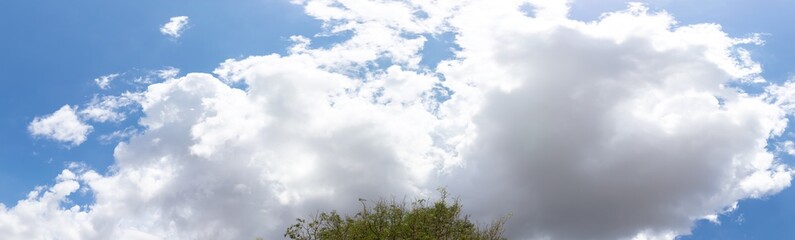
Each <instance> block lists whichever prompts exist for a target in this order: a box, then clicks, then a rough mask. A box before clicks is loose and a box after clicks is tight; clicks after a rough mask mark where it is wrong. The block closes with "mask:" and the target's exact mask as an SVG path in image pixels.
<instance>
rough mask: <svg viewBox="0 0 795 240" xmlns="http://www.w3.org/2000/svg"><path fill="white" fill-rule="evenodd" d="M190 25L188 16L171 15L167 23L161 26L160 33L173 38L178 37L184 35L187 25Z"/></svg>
mask: <svg viewBox="0 0 795 240" xmlns="http://www.w3.org/2000/svg"><path fill="white" fill-rule="evenodd" d="M187 25H188V16H176V17H171V19H169V21H168V22H167V23H166V24H163V26H161V27H160V33H162V34H163V35H166V36H169V37H171V38H172V39H177V38H179V37H180V36H181V35H182V32H183V31H184V30H185V27H186V26H187Z"/></svg>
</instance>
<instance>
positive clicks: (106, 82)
mask: <svg viewBox="0 0 795 240" xmlns="http://www.w3.org/2000/svg"><path fill="white" fill-rule="evenodd" d="M119 76H121V75H120V74H118V73H113V74H108V75H105V76H101V77H98V78H95V79H94V83H96V84H97V86H98V87H99V88H100V89H108V88H110V82H111V81H113V79H116V78H117V77H119Z"/></svg>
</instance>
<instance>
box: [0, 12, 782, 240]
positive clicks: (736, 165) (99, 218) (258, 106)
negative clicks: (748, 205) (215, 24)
mask: <svg viewBox="0 0 795 240" xmlns="http://www.w3.org/2000/svg"><path fill="white" fill-rule="evenodd" d="M295 2H296V3H297V4H302V5H303V6H304V7H305V8H306V11H307V13H308V14H310V15H311V16H314V17H316V18H317V19H319V20H321V21H323V22H324V23H325V27H326V28H327V31H328V33H326V34H334V33H339V32H350V33H352V37H351V38H350V39H348V40H346V41H344V42H341V43H338V44H335V45H333V46H330V47H327V48H310V47H309V42H310V39H309V38H307V37H302V36H294V37H292V39H293V40H294V41H295V45H294V46H293V47H292V48H291V51H290V54H289V55H286V56H280V55H275V54H274V55H267V56H252V57H248V58H245V59H239V60H227V61H225V62H224V63H222V64H221V66H219V67H218V68H217V69H216V70H215V71H214V73H215V75H210V74H204V73H190V74H187V75H185V76H184V77H180V78H173V77H169V78H168V79H167V80H166V81H164V82H161V83H155V84H151V85H149V86H148V88H147V89H146V90H145V91H143V92H140V93H135V96H137V97H135V98H129V100H130V101H134V102H135V104H138V105H140V107H141V111H142V112H143V117H142V118H141V119H139V124H140V125H141V126H142V127H143V129H144V130H142V131H141V132H138V133H137V134H135V135H134V136H132V137H131V138H130V139H129V140H127V141H125V142H122V143H120V144H119V145H118V146H117V147H116V149H115V152H114V157H115V160H116V162H115V166H114V168H113V171H110V172H107V173H97V172H95V171H92V170H88V169H83V168H80V169H75V168H71V169H67V170H65V171H64V173H62V174H61V176H59V177H58V178H57V179H58V181H57V183H56V184H55V185H54V186H52V187H50V188H42V189H39V190H37V191H34V193H32V194H31V195H30V197H28V199H26V200H22V201H20V202H19V203H18V204H17V205H16V206H14V207H11V208H7V207H5V206H2V208H0V237H3V238H42V239H51V238H55V236H58V237H60V238H66V239H245V238H253V237H256V236H262V237H267V238H279V237H281V234H282V233H283V230H284V229H285V227H286V226H288V225H289V224H290V223H291V220H292V219H294V218H295V217H305V216H308V215H310V214H313V213H315V212H316V211H317V210H325V209H338V210H341V211H343V212H344V211H347V210H351V209H355V208H356V207H357V206H356V201H355V200H356V199H358V198H377V197H379V196H387V197H388V196H395V197H403V196H414V195H428V194H430V193H432V192H433V189H435V188H436V187H438V186H448V188H449V189H450V190H451V192H453V193H455V194H457V195H460V196H461V198H462V200H464V201H465V202H464V205H465V206H466V208H467V209H468V210H470V211H471V213H472V214H473V216H474V217H476V218H479V219H490V218H495V217H501V216H504V215H507V214H511V215H512V218H511V219H510V221H509V222H508V232H507V234H508V235H509V236H510V237H512V238H530V239H632V238H635V239H672V238H674V237H675V236H677V235H682V234H687V233H688V232H689V231H690V228H691V225H692V223H693V221H695V220H698V219H704V218H707V219H709V218H714V216H715V214H721V213H723V212H726V211H730V210H732V209H733V208H734V207H736V202H737V201H739V200H741V199H747V198H758V197H763V196H768V195H770V194H774V193H776V192H778V191H781V190H782V189H784V188H786V187H788V186H789V184H790V181H791V178H792V171H791V170H790V168H789V167H788V166H785V165H782V164H781V163H779V162H778V160H777V156H776V155H775V154H777V153H776V152H773V151H768V150H767V149H768V145H770V144H778V145H781V144H784V145H786V143H774V142H771V141H772V140H770V139H772V138H774V137H778V136H781V134H782V133H783V132H784V131H785V127H786V122H787V116H788V113H791V106H789V105H790V104H789V101H788V100H786V99H787V96H789V95H790V94H789V93H790V92H791V91H789V88H788V87H787V86H789V85H782V86H778V85H772V84H771V85H769V87H768V88H767V89H768V90H767V91H766V92H765V93H763V94H760V95H751V94H747V93H744V92H743V91H742V90H741V89H736V88H732V87H728V86H731V83H732V82H744V83H748V84H770V83H763V82H762V81H749V79H755V78H758V74H759V72H760V71H761V68H759V65H758V64H756V63H754V62H753V61H752V60H751V58H750V57H749V56H748V55H747V52H746V51H744V50H742V49H741V44H753V43H755V42H758V39H755V38H750V39H745V38H741V39H738V38H731V37H729V36H727V35H726V34H725V33H723V32H722V31H721V30H720V27H719V26H718V25H714V24H698V25H686V26H677V25H676V24H675V21H674V19H673V17H671V16H670V15H668V14H667V13H664V12H659V13H649V12H648V10H647V9H646V8H645V7H644V6H643V5H638V4H633V5H630V7H629V8H628V9H627V10H625V11H620V12H615V13H609V14H605V15H603V17H602V18H601V19H600V20H598V21H595V22H588V23H586V22H579V21H575V20H570V19H568V18H567V17H566V15H567V9H568V6H567V5H566V3H565V1H561V2H551V1H529V2H528V1H518V0H515V1H509V0H506V1H467V2H461V1H421V0H418V1H410V2H409V1H386V2H383V4H381V3H382V2H378V3H379V4H376V2H361V1H324V0H306V1H295ZM526 4H530V6H532V7H533V8H534V9H535V11H534V12H531V13H528V12H525V11H522V10H521V9H523V8H524V7H523V6H524V5H526ZM528 14H529V15H531V16H528ZM443 32H453V33H454V34H455V35H456V44H457V45H458V47H460V50H458V51H457V52H456V55H455V57H454V59H449V60H446V61H443V62H442V63H440V64H439V66H438V68H436V69H428V68H425V67H422V66H421V65H419V64H418V63H419V60H421V59H422V47H423V46H424V41H425V40H426V38H425V36H424V35H433V34H440V33H443ZM238 82H242V83H245V84H236V83H238ZM753 82H757V83H753ZM239 85H244V86H246V87H245V88H243V89H239V88H234V87H232V86H239ZM444 92H448V93H451V94H450V95H449V96H440V95H442V93H444ZM448 97H449V100H447V98H448ZM94 102H95V104H90V105H96V106H104V105H103V104H100V102H106V101H105V100H102V101H100V100H95V101H94ZM110 102H111V103H109V104H105V105H108V106H113V105H114V104H112V101H110ZM66 107H67V110H69V111H70V112H71V113H72V116H74V111H73V110H72V108H70V107H68V106H66ZM100 108H101V107H100ZM59 111H60V110H59ZM54 115H55V114H54ZM54 115H53V116H54ZM106 115H107V114H105V115H103V114H97V116H106ZM107 116H110V115H107ZM74 119H75V120H77V118H76V117H74ZM96 119H97V120H99V119H102V118H96ZM107 119H111V118H107ZM99 121H101V120H99ZM34 122H35V121H34ZM32 125H33V124H32ZM120 133H121V132H120ZM771 146H777V145H771ZM45 189H46V190H45ZM78 190H80V191H87V192H90V193H92V194H93V196H94V197H95V201H94V202H93V203H92V204H90V206H86V207H74V206H68V205H69V204H68V202H69V201H68V195H69V194H71V193H73V192H76V191H78ZM59 222H64V223H68V224H58V223H59ZM42 226H50V227H52V226H58V227H52V228H51V229H45V228H44V227H42Z"/></svg>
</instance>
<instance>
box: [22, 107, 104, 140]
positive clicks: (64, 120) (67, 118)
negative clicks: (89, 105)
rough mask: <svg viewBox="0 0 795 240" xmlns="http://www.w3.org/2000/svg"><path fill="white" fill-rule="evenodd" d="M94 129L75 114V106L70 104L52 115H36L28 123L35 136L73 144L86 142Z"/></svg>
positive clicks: (31, 132)
mask: <svg viewBox="0 0 795 240" xmlns="http://www.w3.org/2000/svg"><path fill="white" fill-rule="evenodd" d="M92 129H93V128H92V127H91V126H90V125H87V124H85V123H83V122H81V121H80V119H79V118H78V117H77V114H75V108H72V107H71V106H69V105H64V106H63V107H61V108H60V109H58V111H55V112H54V113H52V114H50V115H47V116H44V117H36V118H34V119H33V122H31V123H30V125H28V131H29V132H30V134H31V135H33V136H34V137H45V138H47V139H52V140H55V141H58V142H64V143H70V144H71V145H72V146H77V145H80V144H81V143H83V142H85V141H86V136H87V135H88V134H89V133H90V132H91V130H92Z"/></svg>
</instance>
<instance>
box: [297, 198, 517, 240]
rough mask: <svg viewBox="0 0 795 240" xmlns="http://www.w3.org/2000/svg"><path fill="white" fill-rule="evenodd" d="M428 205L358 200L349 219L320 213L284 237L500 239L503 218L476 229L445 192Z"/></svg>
mask: <svg viewBox="0 0 795 240" xmlns="http://www.w3.org/2000/svg"><path fill="white" fill-rule="evenodd" d="M440 193H441V198H440V199H439V200H437V201H435V202H432V203H430V201H428V200H426V199H420V200H417V201H414V202H412V203H411V205H410V206H408V205H407V204H406V203H405V201H404V202H396V201H395V200H392V201H384V200H380V201H378V202H376V203H375V205H374V206H372V207H371V206H368V205H367V201H366V200H364V199H359V201H360V202H361V203H362V210H361V211H359V212H358V213H356V214H355V215H353V216H344V217H343V216H341V215H339V214H338V213H337V212H336V211H331V212H328V213H326V212H321V213H319V214H317V215H315V216H313V217H312V219H311V220H305V219H300V218H299V219H296V220H297V223H295V224H294V225H292V226H290V227H289V228H287V231H286V233H285V234H284V236H285V237H288V238H290V239H295V240H326V239H333V240H338V239H471V240H498V239H505V238H503V237H502V232H503V226H504V224H505V221H506V220H507V218H505V217H504V218H501V219H498V220H496V221H494V222H492V223H491V224H489V225H486V226H483V227H477V226H475V224H473V223H471V222H470V221H469V216H468V215H462V213H461V203H460V202H459V201H458V199H456V200H454V201H452V202H448V201H447V192H446V191H445V190H444V189H441V190H440Z"/></svg>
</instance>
